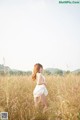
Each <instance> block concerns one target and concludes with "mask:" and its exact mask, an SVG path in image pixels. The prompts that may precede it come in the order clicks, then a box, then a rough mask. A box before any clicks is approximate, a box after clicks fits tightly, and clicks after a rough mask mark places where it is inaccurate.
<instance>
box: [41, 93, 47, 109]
mask: <svg viewBox="0 0 80 120" xmlns="http://www.w3.org/2000/svg"><path fill="white" fill-rule="evenodd" d="M41 101H42V103H43V105H44V108H47V107H48V104H47V100H46V96H45V95H44V94H42V95H41Z"/></svg>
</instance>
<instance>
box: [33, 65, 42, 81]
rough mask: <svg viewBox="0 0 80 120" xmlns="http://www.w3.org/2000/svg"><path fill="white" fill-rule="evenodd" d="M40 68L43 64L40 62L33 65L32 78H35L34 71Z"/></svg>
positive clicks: (38, 70)
mask: <svg viewBox="0 0 80 120" xmlns="http://www.w3.org/2000/svg"><path fill="white" fill-rule="evenodd" d="M40 68H43V66H42V65H41V64H40V63H36V64H35V65H34V69H33V73H32V80H33V81H34V80H36V73H39V72H40Z"/></svg>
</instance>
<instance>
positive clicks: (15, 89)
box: [0, 74, 80, 120]
mask: <svg viewBox="0 0 80 120" xmlns="http://www.w3.org/2000/svg"><path fill="white" fill-rule="evenodd" d="M45 77H46V82H47V89H48V92H49V93H48V96H47V102H48V106H49V107H48V110H47V111H46V113H44V114H43V112H42V106H40V105H39V108H38V109H37V110H36V109H35V107H34V101H33V90H34V87H35V85H36V81H35V82H34V81H32V80H31V76H0V112H4V111H8V119H9V120H80V76H79V75H72V74H69V75H65V76H51V75H50V76H45Z"/></svg>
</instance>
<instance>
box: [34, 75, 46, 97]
mask: <svg viewBox="0 0 80 120" xmlns="http://www.w3.org/2000/svg"><path fill="white" fill-rule="evenodd" d="M40 75H41V77H42V78H43V82H45V77H44V76H43V75H42V74H41V73H37V74H36V81H37V85H36V87H35V89H34V91H33V96H34V97H39V96H41V95H42V94H43V93H44V95H45V96H47V95H48V90H47V88H46V86H45V85H44V84H42V85H38V83H39V78H40Z"/></svg>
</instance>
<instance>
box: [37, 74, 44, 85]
mask: <svg viewBox="0 0 80 120" xmlns="http://www.w3.org/2000/svg"><path fill="white" fill-rule="evenodd" d="M36 80H37V81H36V82H37V84H40V83H41V82H45V77H44V76H43V75H42V74H41V73H37V74H36Z"/></svg>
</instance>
